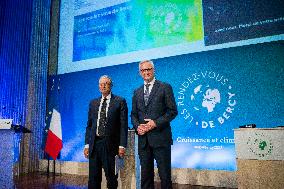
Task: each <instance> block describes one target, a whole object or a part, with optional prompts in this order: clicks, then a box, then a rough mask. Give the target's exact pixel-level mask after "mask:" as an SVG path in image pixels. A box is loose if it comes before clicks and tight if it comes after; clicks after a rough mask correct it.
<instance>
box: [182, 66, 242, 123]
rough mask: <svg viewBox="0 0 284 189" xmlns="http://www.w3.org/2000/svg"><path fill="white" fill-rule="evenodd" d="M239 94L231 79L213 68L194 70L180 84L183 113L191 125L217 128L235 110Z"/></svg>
mask: <svg viewBox="0 0 284 189" xmlns="http://www.w3.org/2000/svg"><path fill="white" fill-rule="evenodd" d="M236 104H237V100H236V94H235V93H234V91H233V87H232V86H231V85H230V84H229V79H228V78H227V77H225V76H223V75H222V74H220V73H217V72H214V71H208V70H205V71H201V72H199V73H193V74H192V75H190V76H188V77H187V78H185V79H184V81H183V82H182V83H181V85H180V87H179V91H178V96H177V105H178V108H179V110H180V111H179V112H180V115H181V116H182V117H183V118H184V120H185V121H186V122H187V123H188V124H189V125H190V126H191V125H196V126H197V127H201V128H214V127H216V126H221V125H222V124H224V123H225V122H226V121H227V120H228V119H229V118H230V117H231V116H232V114H233V113H234V110H235V106H236Z"/></svg>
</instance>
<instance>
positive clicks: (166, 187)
mask: <svg viewBox="0 0 284 189" xmlns="http://www.w3.org/2000/svg"><path fill="white" fill-rule="evenodd" d="M139 159H140V164H141V189H154V159H155V160H156V162H157V167H158V173H159V176H160V179H161V188H162V189H172V180H171V146H170V145H169V146H165V147H164V146H163V147H155V148H153V147H151V146H150V145H149V144H148V143H147V144H146V146H145V147H144V148H142V149H139Z"/></svg>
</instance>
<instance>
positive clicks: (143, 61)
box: [139, 60, 155, 70]
mask: <svg viewBox="0 0 284 189" xmlns="http://www.w3.org/2000/svg"><path fill="white" fill-rule="evenodd" d="M145 62H149V63H150V64H151V65H152V67H153V68H155V66H154V62H153V61H152V60H142V61H141V62H139V70H140V66H141V64H143V63H145Z"/></svg>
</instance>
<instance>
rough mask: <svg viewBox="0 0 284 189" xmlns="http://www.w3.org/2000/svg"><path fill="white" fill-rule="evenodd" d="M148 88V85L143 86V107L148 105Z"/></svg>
mask: <svg viewBox="0 0 284 189" xmlns="http://www.w3.org/2000/svg"><path fill="white" fill-rule="evenodd" d="M149 86H150V84H149V83H148V84H146V85H145V87H146V89H145V92H144V102H145V105H147V104H148V100H149V96H150V91H149Z"/></svg>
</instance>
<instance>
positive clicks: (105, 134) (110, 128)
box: [84, 75, 128, 189]
mask: <svg viewBox="0 0 284 189" xmlns="http://www.w3.org/2000/svg"><path fill="white" fill-rule="evenodd" d="M111 88H112V80H111V78H110V77H109V76H107V75H104V76H102V77H101V78H100V80H99V90H100V92H101V94H102V96H101V97H99V98H97V99H94V100H92V101H91V102H90V105H89V113H88V123H87V127H86V135H85V149H84V155H85V157H86V158H89V182H88V188H89V189H100V188H101V181H102V168H103V169H104V172H105V176H106V180H107V187H108V189H116V188H117V185H118V182H117V175H116V174H115V156H116V155H119V156H120V157H122V156H124V154H125V147H126V145H127V128H128V113H127V111H128V110H127V104H126V101H125V99H124V98H122V97H119V96H116V95H114V94H112V93H111Z"/></svg>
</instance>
